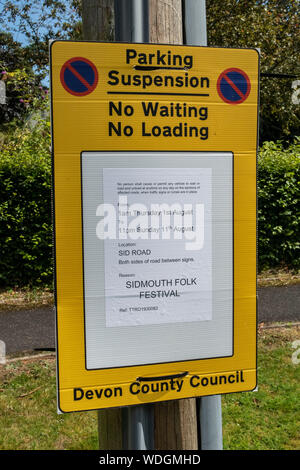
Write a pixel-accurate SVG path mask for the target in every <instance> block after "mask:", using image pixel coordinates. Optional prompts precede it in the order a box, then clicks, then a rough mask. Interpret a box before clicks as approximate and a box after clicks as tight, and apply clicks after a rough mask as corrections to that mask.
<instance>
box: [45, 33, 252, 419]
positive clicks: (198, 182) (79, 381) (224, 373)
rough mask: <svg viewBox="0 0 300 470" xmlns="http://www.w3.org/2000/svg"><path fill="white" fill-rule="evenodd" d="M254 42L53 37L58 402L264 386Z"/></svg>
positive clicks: (68, 407) (101, 402)
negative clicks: (259, 351)
mask: <svg viewBox="0 0 300 470" xmlns="http://www.w3.org/2000/svg"><path fill="white" fill-rule="evenodd" d="M258 74H259V56H258V52H257V51H256V50H254V49H224V48H222V49H221V48H207V47H191V46H169V45H154V44H125V43H121V44H118V43H96V42H95V43H93V42H68V41H55V42H53V43H52V44H51V105H52V109H51V112H52V144H53V150H52V151H53V188H54V191H53V193H54V198H53V202H54V222H55V224H54V225H55V292H56V343H57V365H58V367H57V385H58V408H59V410H60V411H62V412H70V411H80V410H90V409H100V408H108V407H117V406H129V405H135V404H142V403H149V402H156V401H165V400H174V399H180V398H187V397H196V396H202V395H211V394H222V393H231V392H237V391H247V390H252V389H254V388H255V387H256V152H257V128H258V76H259V75H258Z"/></svg>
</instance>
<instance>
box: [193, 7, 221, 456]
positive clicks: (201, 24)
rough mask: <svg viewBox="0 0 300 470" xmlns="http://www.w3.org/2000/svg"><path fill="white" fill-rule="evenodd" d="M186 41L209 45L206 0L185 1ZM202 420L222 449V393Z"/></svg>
mask: <svg viewBox="0 0 300 470" xmlns="http://www.w3.org/2000/svg"><path fill="white" fill-rule="evenodd" d="M184 21H185V28H184V29H185V42H186V44H189V45H193V46H207V28H206V4H205V0H185V2H184ZM197 401H198V403H197V409H198V414H199V421H200V445H199V447H200V448H201V450H222V449H223V436H222V403H221V396H220V395H212V396H208V397H201V398H198V399H197Z"/></svg>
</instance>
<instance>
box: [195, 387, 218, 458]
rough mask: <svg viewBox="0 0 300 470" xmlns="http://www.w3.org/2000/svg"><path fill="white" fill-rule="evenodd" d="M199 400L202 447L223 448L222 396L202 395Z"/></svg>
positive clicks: (210, 448)
mask: <svg viewBox="0 0 300 470" xmlns="http://www.w3.org/2000/svg"><path fill="white" fill-rule="evenodd" d="M199 401H200V412H199V414H200V417H199V420H200V448H201V450H223V433H222V403H221V396H220V395H211V396H209V397H201V398H200V399H199Z"/></svg>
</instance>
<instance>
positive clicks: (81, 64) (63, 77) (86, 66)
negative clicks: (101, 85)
mask: <svg viewBox="0 0 300 470" xmlns="http://www.w3.org/2000/svg"><path fill="white" fill-rule="evenodd" d="M60 81H61V84H62V86H63V87H64V89H65V90H67V92H68V93H71V95H75V96H86V95H89V94H90V93H92V91H94V90H95V88H96V86H97V83H98V72H97V69H96V67H95V65H94V64H93V63H92V62H91V61H90V60H88V59H84V58H83V57H73V58H72V59H70V60H68V61H67V62H65V63H64V65H63V66H62V68H61V71H60Z"/></svg>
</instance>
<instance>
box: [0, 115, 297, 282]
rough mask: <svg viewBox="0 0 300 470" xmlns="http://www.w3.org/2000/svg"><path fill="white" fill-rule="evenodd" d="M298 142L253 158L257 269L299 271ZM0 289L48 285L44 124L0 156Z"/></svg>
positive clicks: (17, 138)
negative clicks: (254, 164) (256, 186)
mask: <svg viewBox="0 0 300 470" xmlns="http://www.w3.org/2000/svg"><path fill="white" fill-rule="evenodd" d="M299 154H300V153H299V143H298V144H294V145H292V146H290V147H289V148H288V149H284V148H283V146H282V144H281V143H280V142H277V143H274V142H268V143H265V144H264V145H263V147H262V148H261V149H260V152H259V157H258V266H259V269H260V270H261V269H264V268H271V267H277V266H278V267H279V266H282V265H284V266H287V267H289V268H293V269H299V264H300V259H299V258H300V257H299V241H300V236H299V235H300V234H299V215H300V214H299V209H300V208H299V173H300V158H299ZM0 178H1V187H0V237H1V239H0V286H1V287H8V286H10V287H11V286H22V285H39V284H40V285H49V284H51V283H52V279H53V270H52V226H51V158H50V134H49V123H42V124H41V125H39V126H37V127H36V128H35V129H34V131H29V130H27V131H22V133H21V134H19V135H15V136H13V137H12V138H11V139H10V140H9V141H8V143H7V144H5V145H4V146H3V147H2V149H1V153H0Z"/></svg>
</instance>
